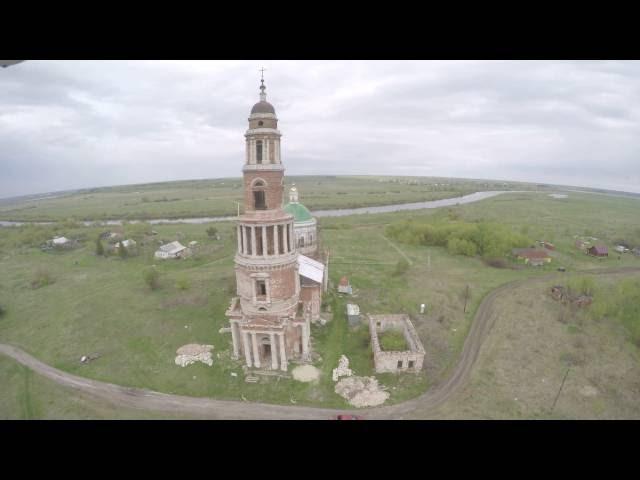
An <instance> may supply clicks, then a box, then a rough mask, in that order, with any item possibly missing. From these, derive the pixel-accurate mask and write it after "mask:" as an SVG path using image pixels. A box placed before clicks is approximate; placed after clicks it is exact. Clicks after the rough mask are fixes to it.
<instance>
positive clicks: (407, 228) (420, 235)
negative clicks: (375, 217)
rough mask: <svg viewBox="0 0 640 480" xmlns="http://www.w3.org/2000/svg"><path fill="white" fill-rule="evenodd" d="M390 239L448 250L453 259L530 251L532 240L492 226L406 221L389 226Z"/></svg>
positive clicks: (510, 230)
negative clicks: (523, 248)
mask: <svg viewBox="0 0 640 480" xmlns="http://www.w3.org/2000/svg"><path fill="white" fill-rule="evenodd" d="M385 233H386V235H387V236H389V237H390V238H393V239H394V240H396V241H398V242H402V243H408V244H411V245H425V246H431V247H444V248H446V249H447V251H448V252H449V253H450V254H452V255H465V256H468V257H474V256H476V255H479V256H482V257H484V258H495V257H502V256H504V255H507V254H509V253H510V251H511V249H512V248H517V247H527V246H529V245H531V243H532V242H531V240H530V239H529V238H528V237H527V236H526V235H524V234H522V233H518V232H514V231H513V230H512V229H511V228H509V227H507V226H505V225H500V224H496V223H489V222H473V223H472V222H447V221H441V220H440V221H434V222H430V223H427V222H419V221H415V220H404V221H401V222H396V223H392V224H391V225H388V226H387V228H386V230H385Z"/></svg>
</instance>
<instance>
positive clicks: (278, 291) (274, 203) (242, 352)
mask: <svg viewBox="0 0 640 480" xmlns="http://www.w3.org/2000/svg"><path fill="white" fill-rule="evenodd" d="M260 90H261V93H260V101H259V102H258V103H256V104H255V105H254V106H253V108H252V109H251V114H250V116H249V129H248V130H247V132H246V133H245V138H246V158H245V164H244V167H243V169H242V171H243V175H244V213H243V215H241V216H239V217H238V220H237V244H238V245H237V248H238V249H237V253H236V256H235V272H236V288H237V297H234V298H233V299H232V300H231V305H230V306H229V308H228V310H227V312H226V316H227V317H228V318H229V323H230V330H231V335H232V342H233V356H234V358H240V357H242V358H243V359H244V361H245V363H246V365H247V366H249V367H253V368H266V369H273V370H276V369H281V370H284V371H286V370H287V367H288V361H289V360H290V359H297V360H302V361H306V360H308V359H309V356H310V351H309V350H310V342H309V339H310V332H311V328H310V322H311V321H312V320H313V317H315V316H318V315H319V313H320V302H321V295H322V291H323V288H324V286H325V285H326V268H325V266H324V264H323V263H322V262H321V261H320V256H319V255H316V253H317V252H315V251H314V252H309V253H313V254H314V256H315V257H316V258H310V257H307V256H305V255H302V254H300V253H299V252H298V249H297V244H296V241H295V232H294V223H295V216H294V215H293V214H291V213H289V212H288V211H285V209H284V206H283V203H284V202H283V196H284V166H283V164H282V161H281V158H280V137H281V134H280V131H279V130H278V119H277V117H276V113H275V109H274V108H273V105H271V104H270V103H269V102H267V95H266V92H265V90H266V87H265V85H264V79H263V80H262V83H261V86H260ZM314 238H316V241H317V232H315V224H314Z"/></svg>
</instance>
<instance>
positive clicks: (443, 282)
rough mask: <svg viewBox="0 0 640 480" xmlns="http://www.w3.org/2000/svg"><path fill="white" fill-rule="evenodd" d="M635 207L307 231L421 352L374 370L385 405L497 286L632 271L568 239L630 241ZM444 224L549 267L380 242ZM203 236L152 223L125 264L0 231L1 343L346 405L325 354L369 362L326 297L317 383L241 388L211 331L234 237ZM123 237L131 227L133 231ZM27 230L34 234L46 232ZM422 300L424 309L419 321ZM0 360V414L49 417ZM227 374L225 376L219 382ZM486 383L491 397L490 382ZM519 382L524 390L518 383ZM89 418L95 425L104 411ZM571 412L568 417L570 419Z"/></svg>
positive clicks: (538, 203)
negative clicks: (491, 238)
mask: <svg viewBox="0 0 640 480" xmlns="http://www.w3.org/2000/svg"><path fill="white" fill-rule="evenodd" d="M639 205H640V202H638V201H637V200H633V199H624V198H614V197H604V196H601V195H590V194H578V193H576V194H571V195H570V196H569V198H568V199H562V200H560V199H553V198H550V197H548V196H547V195H545V194H541V193H527V194H508V195H505V196H502V197H495V198H491V199H488V200H484V201H482V202H480V203H477V204H468V205H462V206H457V207H454V208H451V209H439V210H423V211H413V212H397V213H389V214H376V215H371V214H366V215H354V216H351V217H339V218H323V219H320V228H321V236H322V245H323V247H324V248H328V249H329V250H330V252H331V258H330V269H329V271H330V280H331V284H332V285H336V284H337V281H338V280H339V278H340V277H341V276H342V275H346V276H348V277H349V279H350V281H351V284H352V286H353V287H354V295H353V297H350V298H349V299H348V300H349V301H353V302H355V303H357V304H359V306H360V308H361V311H362V314H363V315H366V314H367V313H400V312H405V313H408V314H409V315H410V316H411V318H412V320H413V322H414V325H415V326H416V329H417V331H418V333H419V335H420V337H421V339H422V341H423V343H424V345H425V350H426V351H427V353H426V357H425V368H424V371H423V372H422V373H421V374H419V375H401V376H397V375H394V374H384V375H376V376H377V377H378V379H379V380H380V383H382V384H383V385H386V386H388V387H389V389H390V392H391V398H390V400H389V402H390V403H393V402H398V401H402V400H404V399H407V398H411V397H414V396H416V395H418V394H419V393H421V392H423V391H425V389H426V388H427V387H429V386H430V385H434V384H437V383H438V382H439V381H441V380H442V379H443V378H444V377H445V376H446V373H447V372H448V369H449V368H450V367H451V366H452V365H453V363H454V361H455V359H456V358H457V355H458V353H459V352H460V349H461V347H462V344H463V342H464V339H465V337H466V333H467V331H468V328H469V325H470V320H471V319H472V318H473V315H474V313H475V310H476V308H477V305H478V304H479V302H480V301H481V300H482V298H483V297H484V296H485V295H486V294H487V293H488V292H489V291H491V290H493V289H494V288H496V287H497V286H499V285H501V284H503V283H505V282H507V281H510V280H515V279H518V278H526V277H530V276H538V275H541V274H544V273H549V272H551V271H555V269H556V268H557V266H559V265H562V266H564V267H566V268H567V274H571V272H573V271H575V270H578V269H580V270H583V269H595V268H602V267H613V266H619V265H620V266H622V265H640V258H636V257H633V256H631V255H629V254H624V255H621V256H620V258H619V259H618V256H617V255H611V256H610V257H609V258H605V259H594V258H591V257H588V256H586V255H584V254H582V253H580V252H579V251H578V250H577V249H575V247H574V245H573V242H574V239H573V235H576V234H579V235H583V234H590V235H592V236H595V237H598V238H600V239H602V240H603V241H605V242H607V243H608V244H609V246H610V248H611V247H612V243H611V242H614V241H615V240H617V239H618V238H624V239H628V241H632V240H631V239H634V238H638V237H637V235H638V234H639V233H640V231H639V230H638V217H637V212H638V206H639ZM451 215H454V216H456V217H457V218H462V219H464V220H466V221H474V220H480V219H484V220H487V221H499V222H500V223H503V224H506V225H510V226H512V228H514V229H517V230H518V231H522V232H525V231H526V233H527V235H529V236H530V237H531V238H534V239H546V240H549V241H552V242H553V243H555V244H556V247H557V250H556V252H555V253H554V256H555V257H554V260H553V262H552V263H551V264H550V265H548V266H544V267H539V268H529V267H527V268H521V269H511V268H505V269H496V268H492V267H489V266H487V265H486V264H485V263H484V262H483V261H482V260H481V259H479V258H468V257H463V256H452V255H450V254H448V253H447V251H446V249H444V248H441V247H424V246H412V245H405V244H401V243H394V242H391V243H390V240H389V239H387V238H385V237H384V229H385V225H387V224H389V223H391V222H395V221H398V220H402V219H407V218H417V219H420V220H429V219H433V218H441V219H446V218H447V217H448V216H451ZM216 227H217V228H218V229H219V231H220V233H221V240H220V241H216V240H211V239H209V238H208V237H207V235H206V233H205V230H206V228H207V226H205V225H158V226H154V227H153V228H154V230H156V231H158V235H157V236H155V237H149V238H142V239H141V242H139V243H140V244H141V243H145V242H146V243H147V244H146V245H142V244H141V253H140V255H139V256H137V257H133V258H128V259H126V260H121V259H119V258H115V257H111V258H102V257H97V256H96V255H95V254H94V244H93V241H92V240H93V239H94V238H95V236H96V235H97V234H98V233H99V231H100V230H99V229H97V228H94V227H75V226H72V225H67V226H65V225H64V224H60V225H58V226H57V232H58V233H60V234H64V235H66V236H68V237H78V236H80V237H82V236H84V237H85V238H86V241H85V243H84V244H83V246H82V247H81V248H78V249H76V250H73V251H68V252H60V253H52V252H41V251H40V250H39V249H38V248H34V247H32V246H28V245H26V244H25V243H24V241H23V239H29V238H31V237H34V233H33V230H38V229H36V228H35V227H28V228H27V227H25V228H10V229H0V272H2V273H1V275H0V305H1V306H3V307H5V309H6V313H5V315H4V316H2V317H0V342H4V343H11V344H14V345H17V346H19V347H21V348H23V349H25V350H26V351H28V352H29V353H31V354H32V355H34V356H36V357H37V358H39V359H40V360H42V361H44V362H46V363H49V364H52V365H53V366H55V367H57V368H60V369H62V370H65V371H68V372H71V373H74V374H78V375H82V376H86V377H90V378H95V379H98V380H104V381H108V382H111V383H117V384H121V385H126V386H136V387H143V388H149V389H153V390H157V391H163V392H169V393H178V394H184V395H193V396H211V397H216V398H226V399H234V400H239V399H241V398H243V397H244V398H245V399H247V400H250V401H265V402H274V403H285V404H287V403H289V402H296V403H298V404H306V405H323V406H333V407H345V406H346V403H345V401H344V400H343V399H342V398H341V397H339V396H338V395H336V394H335V393H334V391H333V386H334V384H333V382H332V381H331V378H330V374H331V369H333V368H335V366H336V365H337V363H338V358H339V357H340V355H341V354H346V355H347V356H348V357H349V359H350V362H351V365H350V366H351V367H352V368H353V369H354V370H355V372H356V374H359V375H370V374H373V364H372V359H371V350H370V348H369V343H368V342H369V335H368V331H367V328H366V327H365V326H363V327H361V328H358V329H355V330H350V329H349V328H348V327H347V325H346V321H345V304H346V302H347V298H345V297H341V296H337V295H335V294H331V295H330V296H329V298H328V301H329V303H330V304H331V305H332V309H333V313H334V319H333V320H332V321H330V322H329V323H327V325H325V326H314V327H313V330H312V335H313V339H312V342H313V350H314V351H316V352H317V353H318V354H319V355H320V357H321V359H320V360H318V361H317V362H316V366H318V367H319V368H320V369H321V371H322V372H323V376H322V378H321V380H320V381H319V382H318V383H316V384H304V383H299V382H295V381H293V380H291V379H280V380H277V379H275V378H274V379H272V378H264V379H262V380H261V382H260V383H257V384H247V383H245V382H244V381H243V375H242V369H241V364H240V363H239V362H236V361H233V360H231V359H230V356H229V353H230V346H231V339H230V336H229V334H220V333H218V329H219V328H220V327H223V326H226V319H225V317H224V311H225V309H226V308H227V306H228V301H229V299H230V298H231V296H232V295H233V290H234V276H233V275H234V273H233V254H234V251H235V247H236V241H235V238H234V229H233V225H232V224H231V223H220V224H216ZM124 228H125V231H129V229H130V230H131V231H132V232H134V231H135V232H139V231H140V229H144V226H125V227H124ZM40 229H41V230H42V231H43V232H41V233H42V234H43V235H44V233H50V231H49V230H48V229H51V230H52V227H40ZM35 236H37V235H35ZM158 239H162V240H174V239H180V240H181V241H182V242H188V241H191V240H197V241H198V242H200V245H201V247H200V252H199V253H198V254H197V255H196V256H195V257H193V258H190V259H187V260H179V261H167V262H159V261H154V259H153V257H152V254H153V251H154V250H155V248H156V247H155V244H153V242H157V240H158ZM405 257H406V258H408V259H409V260H410V265H409V268H408V269H407V270H406V272H404V273H400V274H394V273H395V272H396V269H397V264H398V262H399V261H400V260H401V259H404V258H405ZM154 263H156V264H157V268H158V270H159V271H160V275H161V276H160V282H161V288H160V289H159V290H157V291H151V290H150V289H149V288H148V287H147V286H146V285H145V284H144V282H143V279H142V270H143V269H144V268H146V267H148V266H149V265H151V264H154ZM38 268H45V269H46V270H47V271H48V272H49V273H50V275H51V277H52V278H53V279H54V283H52V284H51V285H47V286H43V287H41V288H37V289H33V288H32V287H31V281H32V279H33V275H34V272H35V271H36V270H38ZM181 279H188V280H189V282H188V283H189V286H188V288H187V289H186V290H183V289H181V288H179V285H178V284H179V283H180V280H181ZM467 285H469V287H470V291H471V298H470V300H469V304H468V306H467V311H466V313H465V312H463V307H464V301H463V298H462V294H463V291H464V289H465V287H466V286H467ZM508 300H509V301H513V302H516V301H518V299H508ZM421 303H425V304H427V310H426V312H425V314H422V315H421V314H420V313H419V306H420V304H421ZM536 305H537V304H535V302H534V306H536ZM518 308H520V309H522V310H523V312H520V311H519V310H514V309H513V308H512V307H509V306H508V305H506V306H505V314H504V315H505V318H506V319H516V318H520V317H521V316H522V315H524V311H526V312H527V313H526V315H533V316H532V317H531V319H532V320H531V321H535V318H536V317H535V315H534V314H535V313H536V312H537V310H535V309H533V310H532V307H531V306H530V305H529V303H525V304H523V305H521V306H520V307H518ZM530 310H531V311H532V312H533V313H529V312H530ZM538 314H541V313H540V312H538ZM505 321H507V320H505ZM541 321H542V320H541ZM544 321H545V322H546V321H547V319H545V320H544ZM523 335H524V334H523ZM540 335H541V338H543V337H544V335H546V333H545V332H544V331H542V332H541V333H540ZM598 335H603V336H604V337H605V338H606V340H605V341H607V342H610V344H611V345H617V344H618V343H617V342H622V343H621V344H620V345H622V346H620V348H625V349H626V348H637V347H635V346H631V347H629V346H628V344H629V342H628V341H627V340H625V339H624V338H621V337H616V336H612V335H613V334H612V333H611V332H609V331H608V330H606V329H602V330H598ZM524 338H525V337H523V339H524ZM590 338H591V337H588V338H587V339H586V340H585V342H587V343H588V342H590V341H591V340H589V339H590ZM523 341H524V340H523ZM192 342H195V343H207V344H212V345H214V352H213V353H214V355H213V356H214V365H213V367H208V366H205V365H202V364H196V365H192V366H189V367H187V368H180V367H178V366H176V365H175V364H174V357H175V351H176V349H177V348H178V347H180V346H181V345H184V344H186V343H192ZM612 348H613V347H612ZM92 354H99V355H100V358H98V359H97V360H94V361H92V362H90V363H88V364H81V363H80V362H79V358H80V357H81V356H82V355H92ZM218 354H219V357H218ZM510 355H514V356H517V355H518V351H517V350H515V349H514V350H513V351H511V353H510ZM528 358H529V361H530V362H532V367H531V368H536V367H535V362H537V361H538V359H539V357H537V356H534V355H532V356H530V357H528ZM540 358H541V357H540ZM616 358H617V357H616ZM622 358H623V357H620V361H622ZM634 358H636V359H635V360H634V361H636V362H637V357H634ZM624 360H625V361H628V360H629V359H628V358H627V357H624ZM509 361H511V362H512V367H510V368H512V369H515V368H518V367H517V365H519V363H518V361H517V358H516V357H513V358H511V360H509V358H507V359H506V360H504V362H503V363H502V364H501V366H500V368H504V369H507V368H508V366H509ZM617 361H618V360H615V361H614V363H615V362H617ZM4 365H5V366H3V367H2V369H1V370H0V378H1V379H2V382H3V385H4V384H5V379H6V380H7V383H6V384H7V385H11V387H10V388H11V394H9V395H8V396H7V395H5V396H4V397H1V398H2V402H3V403H1V404H0V417H10V418H16V415H18V416H20V418H22V417H23V416H28V415H31V416H35V417H38V416H40V417H42V416H44V417H46V416H47V415H56V413H55V412H56V409H55V408H54V409H53V410H46V409H45V410H42V409H41V410H38V407H37V404H36V407H33V408H31V407H28V405H29V404H28V402H27V403H24V402H22V401H18V400H17V398H18V395H21V394H19V393H18V392H19V391H22V390H19V388H18V386H19V385H23V384H24V382H25V380H24V378H29V377H28V374H24V373H19V372H18V370H16V369H19V368H21V367H16V366H15V365H13V366H6V365H7V362H6V361H5V362H4ZM496 368H497V367H496ZM17 372H18V373H17ZM232 372H234V373H238V374H239V375H238V377H233V376H231V373H232ZM31 378H32V379H33V377H31ZM9 380H10V381H9ZM29 381H30V382H32V380H29ZM21 382H23V383H21ZM487 382H488V384H487V385H489V386H488V387H487V388H490V385H491V381H490V380H487ZM32 383H33V382H32ZM32 383H30V385H31V384H32ZM45 383H46V382H45ZM605 384H606V381H605ZM525 387H526V383H525V384H523V387H522V388H525ZM43 388H45V387H43ZM46 388H49V387H46ZM621 388H622V387H621ZM52 395H53V394H52ZM34 398H38V397H34ZM40 398H44V397H42V396H41V397H40ZM15 402H18V403H15ZM24 405H26V406H24ZM23 408H24V410H21V409H23ZM460 408H461V409H462V410H460V411H464V412H467V413H469V414H471V413H470V412H471V411H470V410H468V409H467V410H465V409H464V408H463V407H462V406H461V407H460ZM496 408H497V407H496ZM508 408H511V407H509V406H505V409H506V410H505V413H504V415H505V416H511V413H510V412H511V410H508ZM565 408H566V409H565V410H563V411H564V412H565V413H564V414H565V415H566V416H571V415H572V411H571V405H566V407H565ZM621 408H622V407H621ZM29 409H31V410H29ZM80 410H82V409H81V408H79V409H78V413H77V415H78V416H80V417H81V416H82V415H84V413H82V412H81V411H80ZM47 411H48V412H53V413H46V412H47ZM87 411H89V410H87ZM500 411H501V410H500V408H497V409H494V410H490V411H489V410H488V411H487V412H489V413H487V415H495V416H498V417H499V416H500V415H501V414H500ZM16 412H23V413H24V415H23V413H19V414H16ZM29 412H31V413H29ZM43 412H44V413H43ZM89 412H90V411H89ZM95 412H97V413H96V415H97V416H100V415H102V413H100V412H107V410H95ZM491 412H493V413H491ZM90 414H91V413H88V415H90ZM529 414H531V415H532V416H534V415H535V413H534V412H533V411H532V410H526V411H523V413H522V415H525V416H526V415H529ZM61 415H72V413H71V411H67V412H66V413H61ZM105 415H107V413H105ZM451 415H453V413H452V414H451ZM575 415H576V416H579V415H581V413H580V412H579V411H576V413H575Z"/></svg>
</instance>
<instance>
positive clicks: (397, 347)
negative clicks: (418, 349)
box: [378, 330, 407, 352]
mask: <svg viewBox="0 0 640 480" xmlns="http://www.w3.org/2000/svg"><path fill="white" fill-rule="evenodd" d="M378 339H379V340H380V348H381V349H382V350H385V351H387V352H402V351H405V350H407V341H406V340H405V338H404V335H403V334H402V332H398V331H396V330H387V331H385V332H381V333H380V334H379V335H378Z"/></svg>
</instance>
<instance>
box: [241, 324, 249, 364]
mask: <svg viewBox="0 0 640 480" xmlns="http://www.w3.org/2000/svg"><path fill="white" fill-rule="evenodd" d="M240 335H242V344H243V346H244V358H245V360H246V362H247V367H251V350H250V347H249V332H243V331H240Z"/></svg>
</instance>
